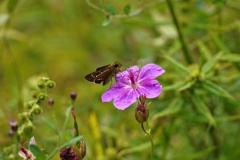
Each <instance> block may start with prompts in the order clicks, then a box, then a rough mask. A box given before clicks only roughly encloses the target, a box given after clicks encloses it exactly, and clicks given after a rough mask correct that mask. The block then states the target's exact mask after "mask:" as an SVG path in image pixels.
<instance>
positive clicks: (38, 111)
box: [33, 104, 42, 115]
mask: <svg viewBox="0 0 240 160" xmlns="http://www.w3.org/2000/svg"><path fill="white" fill-rule="evenodd" d="M33 113H34V114H36V115H38V114H40V113H42V108H41V107H40V106H39V105H37V104H36V105H34V107H33Z"/></svg>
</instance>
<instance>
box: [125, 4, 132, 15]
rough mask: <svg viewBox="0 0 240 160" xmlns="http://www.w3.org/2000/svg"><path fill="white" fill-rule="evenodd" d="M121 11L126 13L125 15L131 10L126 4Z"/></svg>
mask: <svg viewBox="0 0 240 160" xmlns="http://www.w3.org/2000/svg"><path fill="white" fill-rule="evenodd" d="M123 12H124V13H125V14H126V15H129V13H130V12H131V6H130V5H129V4H127V5H126V6H125V7H124V9H123Z"/></svg>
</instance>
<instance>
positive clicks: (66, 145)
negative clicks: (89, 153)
mask: <svg viewBox="0 0 240 160" xmlns="http://www.w3.org/2000/svg"><path fill="white" fill-rule="evenodd" d="M81 139H83V136H78V137H74V138H72V139H71V140H70V141H68V142H66V143H64V144H63V145H62V146H61V148H66V147H69V146H71V145H73V144H74V143H77V142H78V141H80V140H81Z"/></svg>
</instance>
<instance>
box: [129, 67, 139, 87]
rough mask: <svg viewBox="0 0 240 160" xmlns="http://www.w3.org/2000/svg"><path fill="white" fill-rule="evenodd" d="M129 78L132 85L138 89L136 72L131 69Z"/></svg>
mask: <svg viewBox="0 0 240 160" xmlns="http://www.w3.org/2000/svg"><path fill="white" fill-rule="evenodd" d="M129 79H130V81H131V87H132V88H133V89H137V88H138V84H137V83H136V80H135V77H134V73H133V72H132V71H131V70H129Z"/></svg>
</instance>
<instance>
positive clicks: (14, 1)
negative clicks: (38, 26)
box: [7, 0, 18, 13]
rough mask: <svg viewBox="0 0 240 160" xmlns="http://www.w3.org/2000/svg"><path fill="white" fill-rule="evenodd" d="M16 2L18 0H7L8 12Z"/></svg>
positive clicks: (14, 6) (13, 7) (12, 9)
mask: <svg viewBox="0 0 240 160" xmlns="http://www.w3.org/2000/svg"><path fill="white" fill-rule="evenodd" d="M17 3H18V0H9V1H8V4H7V9H8V12H9V13H11V12H13V11H14V9H15V8H16V6H17Z"/></svg>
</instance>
